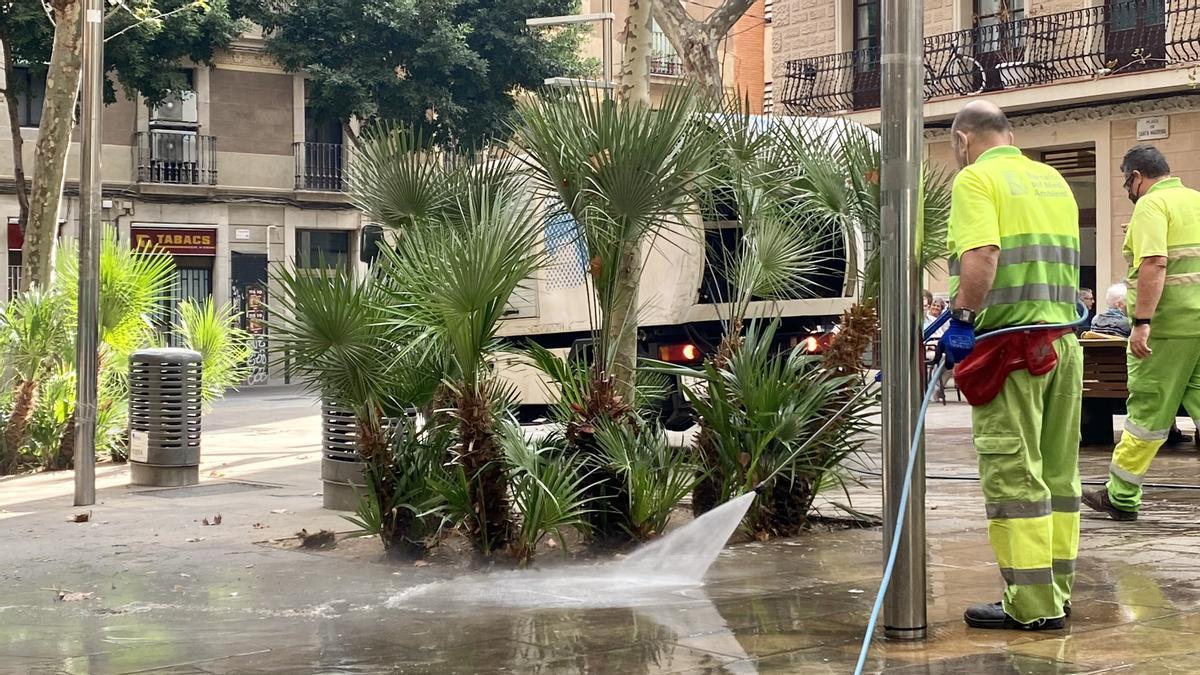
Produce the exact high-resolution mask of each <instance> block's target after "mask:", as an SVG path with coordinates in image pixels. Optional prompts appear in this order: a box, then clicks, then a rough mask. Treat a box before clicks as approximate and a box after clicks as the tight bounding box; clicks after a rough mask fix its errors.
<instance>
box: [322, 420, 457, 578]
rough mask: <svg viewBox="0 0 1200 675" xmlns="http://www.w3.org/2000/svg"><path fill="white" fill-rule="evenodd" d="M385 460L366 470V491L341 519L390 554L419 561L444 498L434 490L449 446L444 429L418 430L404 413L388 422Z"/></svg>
mask: <svg viewBox="0 0 1200 675" xmlns="http://www.w3.org/2000/svg"><path fill="white" fill-rule="evenodd" d="M388 432H389V435H390V436H391V446H390V447H391V451H390V454H389V456H388V460H387V461H381V462H372V463H370V464H368V465H367V469H366V472H367V474H366V479H367V485H366V492H365V494H363V495H362V500H361V501H360V502H359V505H358V507H357V509H356V510H355V514H354V515H353V516H346V520H348V521H350V522H351V523H353V524H354V525H356V526H357V527H359V528H360V529H361V530H362V533H363V534H364V535H370V536H378V537H379V538H380V540H381V541H382V542H383V546H384V550H385V551H386V552H387V553H388V554H389V555H391V556H398V557H421V556H422V555H424V553H425V551H426V549H427V547H428V545H429V541H428V540H429V538H430V537H432V536H434V535H436V533H437V532H438V531H440V529H441V524H442V523H443V522H444V519H445V516H443V515H442V511H443V510H444V506H443V504H444V500H443V498H442V496H441V494H439V492H438V490H437V489H436V488H437V486H438V485H439V484H440V483H439V482H438V480H437V479H438V478H439V477H442V476H444V475H445V474H446V469H445V468H444V467H443V466H442V464H443V462H444V461H445V457H446V453H447V451H448V449H449V446H450V444H451V442H452V440H453V439H452V434H451V433H450V432H449V430H448V429H446V428H444V427H427V428H418V427H417V423H416V421H415V420H413V419H412V418H410V417H409V416H407V415H404V416H401V417H399V418H397V419H395V420H393V421H392V422H391V424H390V425H389V429H388Z"/></svg>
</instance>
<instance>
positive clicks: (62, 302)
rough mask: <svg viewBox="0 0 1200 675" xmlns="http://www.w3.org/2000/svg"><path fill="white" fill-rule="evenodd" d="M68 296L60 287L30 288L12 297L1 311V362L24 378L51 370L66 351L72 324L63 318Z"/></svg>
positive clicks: (35, 376) (16, 374)
mask: <svg viewBox="0 0 1200 675" xmlns="http://www.w3.org/2000/svg"><path fill="white" fill-rule="evenodd" d="M67 302H68V299H67V298H66V297H65V296H64V295H63V294H62V293H61V292H59V291H57V290H54V289H51V290H48V291H43V290H40V289H36V288H35V289H33V290H30V291H29V292H27V293H22V294H20V295H18V296H17V297H15V298H13V299H12V301H10V302H9V303H8V306H7V307H5V308H4V312H3V314H0V349H3V359H4V365H5V367H6V370H7V369H12V371H13V374H14V375H15V376H16V377H18V378H20V379H24V380H37V379H39V378H40V377H41V376H42V375H43V374H45V373H46V372H48V371H51V370H53V369H54V368H55V366H56V365H57V364H58V363H59V362H60V361H61V360H62V358H63V357H64V356H65V355H66V354H67V352H68V351H69V347H70V345H71V342H72V334H71V327H72V324H70V323H68V322H67V321H64V314H65V313H66V312H67V311H68V308H67Z"/></svg>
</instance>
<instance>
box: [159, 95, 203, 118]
mask: <svg viewBox="0 0 1200 675" xmlns="http://www.w3.org/2000/svg"><path fill="white" fill-rule="evenodd" d="M150 121H151V122H178V123H181V124H195V123H197V122H199V121H200V117H199V115H198V113H197V112H196V92H194V91H177V92H172V93H171V94H170V95H169V96H167V98H166V100H165V101H163V102H162V105H159V106H157V107H155V108H154V109H153V110H151V111H150Z"/></svg>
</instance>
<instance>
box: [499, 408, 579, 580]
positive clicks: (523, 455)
mask: <svg viewBox="0 0 1200 675" xmlns="http://www.w3.org/2000/svg"><path fill="white" fill-rule="evenodd" d="M499 443H500V445H501V447H502V448H503V452H504V463H505V466H506V469H507V471H508V479H509V485H510V487H511V490H512V494H513V506H514V509H515V511H516V512H517V513H518V514H519V515H520V518H519V525H518V526H517V527H516V530H515V532H514V535H513V549H514V556H515V557H516V559H517V563H518V564H520V565H527V564H529V563H530V562H532V561H533V557H534V554H535V553H536V552H537V547H538V544H539V543H540V542H541V541H542V540H543V539H545V538H546V537H547V536H553V537H554V538H555V540H557V542H558V544H559V547H560V548H562V550H564V551H565V550H567V541H566V537H565V536H564V530H566V529H569V528H573V529H576V530H586V529H587V520H586V516H587V514H588V513H589V511H590V507H591V503H592V502H594V501H595V498H594V497H589V496H588V495H589V494H590V493H591V491H592V490H591V487H592V485H591V481H592V480H593V477H592V471H591V470H589V468H588V462H587V459H586V458H585V457H583V456H582V455H580V454H578V453H567V454H562V452H561V451H560V450H559V449H558V448H554V447H538V446H537V445H533V444H531V443H529V442H528V441H526V440H525V438H524V436H523V435H522V432H521V430H520V428H519V427H517V426H516V425H515V424H506V425H504V427H503V430H502V431H501V432H500V434H499Z"/></svg>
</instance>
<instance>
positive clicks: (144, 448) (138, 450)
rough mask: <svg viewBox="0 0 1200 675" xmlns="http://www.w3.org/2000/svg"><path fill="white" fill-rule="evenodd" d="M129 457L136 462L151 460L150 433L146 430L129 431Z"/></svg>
mask: <svg viewBox="0 0 1200 675" xmlns="http://www.w3.org/2000/svg"><path fill="white" fill-rule="evenodd" d="M129 459H131V460H132V461H135V462H143V463H145V462H147V461H149V460H150V435H149V434H147V433H146V432H144V431H130V432H129Z"/></svg>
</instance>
